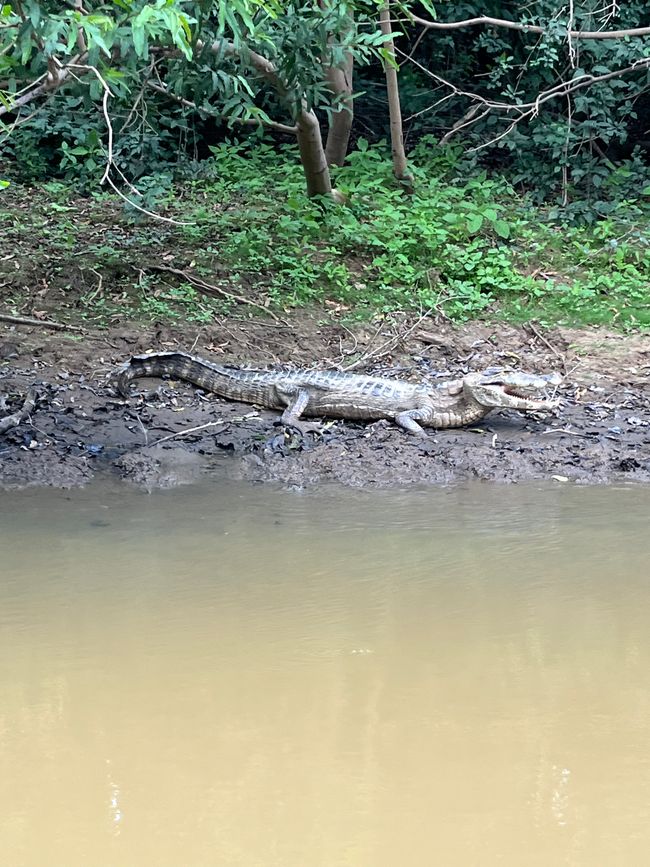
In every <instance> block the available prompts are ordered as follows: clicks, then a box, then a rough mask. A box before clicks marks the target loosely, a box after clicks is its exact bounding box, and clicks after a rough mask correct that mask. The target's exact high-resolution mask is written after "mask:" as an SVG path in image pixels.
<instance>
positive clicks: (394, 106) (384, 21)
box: [379, 0, 413, 189]
mask: <svg viewBox="0 0 650 867" xmlns="http://www.w3.org/2000/svg"><path fill="white" fill-rule="evenodd" d="M379 22H380V25H381V32H382V33H383V34H384V35H385V36H390V37H391V38H390V39H388V40H387V41H386V42H384V48H385V49H386V51H387V52H388V54H389V55H390V56H391V58H392V59H393V62H394V61H395V46H394V43H393V39H392V32H393V31H392V28H391V23H390V2H388V0H386V3H385V4H384V5H383V6H382V8H381V10H380V12H379ZM384 72H385V74H386V92H387V94H388V113H389V117H390V142H391V151H392V154H393V174H394V175H395V177H396V178H397V180H398V181H400V183H402V184H404V185H405V186H406V187H408V188H409V189H411V187H412V185H413V176H412V175H411V174H410V173H409V170H408V162H407V160H406V152H405V151H404V136H403V134H402V109H401V107H400V104H399V85H398V83H397V67H396V66H395V65H393V64H392V63H388V62H386V61H384Z"/></svg>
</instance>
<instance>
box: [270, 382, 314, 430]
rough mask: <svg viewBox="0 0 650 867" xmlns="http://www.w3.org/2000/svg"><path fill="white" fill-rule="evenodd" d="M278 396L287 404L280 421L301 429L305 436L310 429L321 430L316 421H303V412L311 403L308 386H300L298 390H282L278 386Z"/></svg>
mask: <svg viewBox="0 0 650 867" xmlns="http://www.w3.org/2000/svg"><path fill="white" fill-rule="evenodd" d="M276 393H277V395H278V398H279V400H280V401H282V403H286V404H287V408H286V409H285V411H284V412H283V413H282V418H281V419H280V422H281V423H282V424H284V425H287V426H290V427H294V428H296V430H298V431H300V433H301V434H303V436H304V435H305V434H306V433H309V432H310V431H320V425H319V424H315V423H314V422H306V421H301V418H300V417H301V416H302V414H303V412H304V411H305V410H306V409H307V405H308V404H309V397H310V395H309V391H308V390H307V389H306V388H298V389H296V391H291V392H288V391H281V390H280V389H277V388H276Z"/></svg>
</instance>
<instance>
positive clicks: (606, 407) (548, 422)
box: [0, 312, 650, 488]
mask: <svg viewBox="0 0 650 867" xmlns="http://www.w3.org/2000/svg"><path fill="white" fill-rule="evenodd" d="M154 349H156V350H169V349H182V350H186V351H189V350H191V351H192V352H193V353H194V354H196V355H201V356H204V357H206V358H208V359H213V360H219V361H231V362H235V363H237V362H240V363H241V362H249V363H252V364H256V365H261V366H266V365H273V364H285V363H288V364H292V365H295V366H303V365H305V366H323V367H326V366H334V365H339V366H347V365H350V364H355V365H357V366H356V368H355V369H356V370H357V371H360V370H368V371H372V372H374V373H377V374H381V375H389V376H390V375H393V376H402V377H406V378H411V379H414V380H417V379H422V378H427V377H430V378H434V379H450V378H453V377H455V376H457V375H459V374H462V373H464V372H467V371H468V370H481V369H484V368H486V367H490V366H494V365H504V366H513V367H518V368H521V369H524V370H529V371H531V372H539V373H548V372H550V371H558V372H560V373H561V374H562V375H563V376H564V377H565V378H564V382H563V385H562V386H561V388H560V392H559V394H560V396H561V398H562V405H561V407H560V409H559V410H557V411H556V412H554V413H553V414H552V415H545V416H530V415H527V416H521V415H518V414H516V413H510V412H495V413H493V414H492V415H490V416H488V418H486V419H485V420H484V421H483V422H482V423H481V424H480V425H478V426H477V427H475V428H472V429H462V430H445V431H435V432H434V431H432V432H431V434H430V437H429V438H428V439H427V440H426V441H421V440H417V439H413V438H410V437H408V436H407V435H405V434H404V433H403V432H402V431H401V430H398V429H397V428H395V427H394V426H393V425H390V424H387V423H384V422H379V423H376V424H371V425H363V424H356V423H350V422H340V421H336V422H326V423H324V425H323V429H322V433H320V434H309V435H308V436H307V437H306V438H299V437H297V436H295V435H294V434H292V433H291V432H290V431H285V429H284V428H282V427H280V426H279V425H278V414H277V413H274V412H270V411H259V410H257V409H256V408H255V407H251V406H248V405H242V404H235V403H228V402H226V401H222V400H220V399H218V398H215V397H213V396H210V395H204V394H201V393H200V392H197V391H196V390H195V389H193V388H192V387H191V386H186V385H184V384H181V383H170V382H160V381H157V382H156V381H152V380H148V381H147V380H142V381H140V382H139V383H138V389H137V394H135V395H134V396H133V397H132V398H131V399H129V400H128V401H123V400H121V399H120V398H119V397H118V396H117V395H116V393H115V391H114V389H113V387H112V385H111V381H110V380H111V373H112V371H113V370H114V369H115V366H116V365H117V364H119V363H121V362H122V361H124V360H126V359H127V358H128V357H129V356H130V355H131V354H133V353H137V352H143V351H147V350H154ZM649 374H650V337H648V336H646V335H641V334H637V335H628V336H623V335H620V334H614V333H611V332H605V331H603V330H599V329H594V330H588V331H577V330H569V329H561V328H557V329H553V330H550V331H542V330H541V329H540V328H539V327H537V326H532V327H531V326H528V327H521V328H518V327H513V326H506V325H503V324H500V323H476V324H471V325H466V326H462V327H461V326H457V327H456V326H451V325H449V324H448V323H446V322H444V321H434V320H432V319H429V320H422V319H420V320H417V321H416V320H415V319H413V320H410V321H409V320H407V319H406V318H403V317H400V318H396V317H392V318H391V317H389V318H385V319H382V320H381V321H379V320H378V321H376V322H375V323H372V324H364V325H363V326H350V325H348V324H344V323H342V322H340V321H338V320H337V319H336V317H335V316H331V315H326V314H325V313H324V312H323V313H322V314H321V313H320V312H319V313H316V314H312V315H306V314H304V313H301V314H297V315H295V316H291V317H290V318H289V319H287V320H284V321H283V322H275V321H271V320H268V321H267V320H264V321H262V320H247V319H238V318H229V319H224V320H222V321H221V322H218V323H215V324H212V325H210V326H206V327H203V326H183V327H181V326H170V325H161V324H153V325H152V324H146V325H120V326H116V327H112V328H108V329H106V330H93V331H87V332H66V331H56V332H53V331H48V330H46V329H44V328H41V327H28V326H22V325H11V324H8V323H0V394H5V395H7V401H6V405H5V408H4V410H3V412H2V415H4V414H5V413H7V412H9V411H13V410H15V409H16V408H17V407H18V406H19V405H20V403H21V402H22V400H23V399H24V396H25V393H26V392H27V390H28V389H29V387H30V386H33V385H34V384H36V385H37V387H38V392H39V400H38V403H37V406H36V408H35V410H34V411H33V412H32V413H31V414H30V415H29V417H28V418H27V419H26V420H25V421H24V422H23V423H22V424H20V425H19V426H18V427H14V428H12V429H10V430H9V431H7V432H6V433H5V434H4V435H2V436H0V485H1V486H3V487H5V488H16V487H24V486H30V485H54V486H58V487H70V486H76V485H83V484H85V483H86V482H88V481H89V480H90V479H91V478H93V476H95V475H97V474H101V473H107V472H110V473H117V474H118V475H119V476H121V477H122V478H124V479H127V480H129V481H131V482H133V483H135V484H138V485H142V486H144V487H147V488H154V487H160V486H173V485H177V484H182V483H185V482H189V481H194V480H196V479H197V478H199V477H200V476H202V475H204V474H206V473H210V474H215V473H216V474H221V475H223V476H226V477H228V478H243V479H248V480H251V481H275V482H280V483H282V484H285V485H289V486H299V487H302V486H307V485H314V484H319V483H322V482H326V481H336V482H341V483H343V484H346V485H354V486H362V485H378V486H387V485H401V484H417V483H420V484H421V483H424V484H426V483H434V484H448V483H453V482H456V481H462V480H466V479H476V478H478V479H486V480H492V481H500V482H517V481H523V480H533V479H549V478H552V477H556V479H557V481H558V482H561V481H563V480H571V481H576V482H580V483H606V482H612V481H617V482H619V481H626V480H629V481H639V482H647V481H650V388H649V387H648V376H649ZM195 428H197V429H198V430H194V429H195Z"/></svg>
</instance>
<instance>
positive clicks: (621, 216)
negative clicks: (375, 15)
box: [0, 142, 650, 328]
mask: <svg viewBox="0 0 650 867" xmlns="http://www.w3.org/2000/svg"><path fill="white" fill-rule="evenodd" d="M425 145H426V143H425V144H423V145H422V147H421V148H420V150H419V151H418V150H416V152H415V153H414V154H413V155H412V156H413V164H414V166H415V169H414V171H415V174H416V192H415V194H413V195H410V196H407V195H405V194H404V193H403V192H402V191H401V190H400V189H398V188H397V187H396V185H395V183H394V182H393V180H392V177H391V171H390V163H389V161H388V160H387V154H386V152H385V150H383V149H381V148H378V147H375V148H369V147H366V146H365V145H364V143H363V142H360V147H359V148H358V149H357V150H356V151H354V152H353V153H351V154H350V156H349V158H348V161H347V164H346V166H345V167H344V168H341V169H338V170H336V172H335V178H334V180H335V183H336V185H337V187H338V188H339V189H340V190H341V191H342V192H343V193H345V195H346V196H347V198H348V204H347V205H346V206H343V207H341V206H335V205H334V204H332V203H330V202H314V201H308V200H307V199H306V198H305V196H304V193H303V178H302V173H301V169H300V166H299V163H298V160H297V156H296V153H295V149H293V148H288V147H287V148H284V149H281V150H279V151H278V149H276V148H271V147H270V146H268V145H266V144H258V145H256V146H255V147H254V148H252V149H251V148H250V147H248V146H246V145H243V144H237V145H229V144H222V145H219V146H218V147H215V148H213V149H212V150H213V156H212V158H211V159H210V160H206V161H204V162H203V163H201V164H199V165H198V166H197V167H196V171H195V173H194V175H192V176H186V177H184V178H182V179H178V180H177V181H176V182H172V180H171V179H170V178H169V177H167V176H165V178H164V179H163V180H160V181H159V182H158V183H153V182H152V183H151V184H149V185H148V187H147V200H146V202H145V205H146V207H147V208H148V209H150V210H155V211H157V212H159V213H161V214H164V215H165V216H171V217H173V218H175V219H177V220H179V221H181V222H185V223H188V224H189V225H184V226H174V225H170V224H166V223H158V222H153V221H151V220H146V219H144V218H141V216H140V215H139V214H138V213H137V212H135V211H133V209H128V207H127V208H126V209H125V208H124V207H123V206H122V205H121V204H120V203H118V202H116V200H115V198H114V197H110V196H106V195H96V196H93V197H90V198H85V199H80V198H79V197H76V196H75V195H74V193H73V192H72V191H71V190H70V189H69V188H67V187H65V186H64V185H62V184H59V183H54V182H50V183H48V184H45V185H43V186H42V187H41V188H39V189H32V190H24V189H22V188H19V187H10V188H8V189H7V190H5V191H4V192H2V193H1V194H0V195H1V196H2V204H3V206H4V207H3V211H2V214H0V260H2V261H0V282H4V283H5V288H4V290H3V293H4V299H5V303H10V304H13V305H14V306H15V307H19V306H20V305H21V304H23V303H24V298H25V291H26V290H27V287H32V289H31V290H30V291H32V292H33V291H34V290H33V287H34V286H38V285H43V286H44V288H45V289H47V290H48V292H52V288H53V289H54V296H55V297H56V298H58V299H60V301H61V303H62V304H69V305H70V306H75V307H76V308H78V309H79V310H80V311H81V312H82V314H83V315H85V316H86V317H88V318H90V319H93V320H95V321H100V320H102V319H110V318H111V317H119V316H123V315H124V314H125V312H127V311H128V313H129V314H130V315H140V316H145V317H147V318H152V319H174V318H176V319H179V318H182V319H186V320H191V321H197V322H205V321H210V320H211V319H212V318H213V317H214V316H215V315H218V314H221V313H224V312H227V311H228V310H229V309H231V308H232V305H231V304H229V302H228V301H227V300H224V299H223V298H221V299H220V298H218V297H216V296H215V297H208V296H206V295H205V294H203V293H202V292H200V291H198V290H197V288H196V287H195V286H193V285H192V284H191V282H185V281H183V280H181V279H179V277H178V276H177V275H176V276H174V275H172V274H171V273H165V272H164V271H162V272H161V271H159V270H156V266H160V265H161V264H162V265H164V264H165V263H167V264H168V265H169V266H170V267H171V266H173V267H175V268H177V269H182V270H185V271H186V272H188V273H191V274H193V275H195V276H196V277H199V278H200V279H202V280H204V281H205V282H208V283H210V284H211V285H212V286H214V287H216V289H217V290H219V289H222V290H225V291H226V292H228V291H230V292H234V293H235V294H238V295H245V296H246V297H249V298H251V299H253V300H255V301H257V302H259V303H263V304H270V305H271V306H273V307H274V308H276V309H277V308H279V309H282V308H288V307H292V306H298V305H307V304H311V303H322V302H323V301H327V300H329V301H334V302H336V303H337V304H338V305H340V306H341V307H342V308H343V309H344V310H345V311H346V313H347V315H348V316H350V317H366V316H369V315H372V314H374V313H377V312H382V311H392V310H396V309H414V310H426V309H437V310H441V311H443V312H444V313H445V314H446V315H448V316H449V317H450V318H452V319H454V320H463V319H470V318H476V317H478V316H499V317H502V318H507V319H510V320H514V321H524V320H527V319H531V318H534V319H537V320H540V321H542V322H545V323H549V324H551V323H558V322H561V323H565V324H570V325H576V324H607V325H610V326H617V327H622V328H634V327H647V326H648V325H650V288H649V287H650V247H649V243H648V239H649V238H650V216H649V214H648V210H647V207H646V206H645V204H644V203H643V201H626V202H622V203H620V205H619V207H618V208H617V209H616V210H615V211H614V212H613V214H610V215H609V216H608V218H607V219H606V220H602V221H600V222H595V223H594V224H593V225H591V226H589V227H584V226H582V227H580V226H568V225H567V226H560V225H558V224H557V223H553V222H551V221H549V220H548V219H547V218H546V214H545V212H544V211H543V210H540V209H536V208H533V207H532V206H531V205H530V203H529V202H528V201H527V200H526V199H525V198H522V197H521V196H519V195H517V193H516V192H515V191H514V190H513V189H512V187H510V186H509V185H508V183H507V182H506V181H504V180H503V179H502V178H499V177H488V176H487V175H486V174H484V173H483V174H480V175H478V176H475V177H469V178H468V177H465V176H463V174H462V166H461V165H460V164H459V163H458V162H457V161H456V160H455V158H454V157H452V156H449V155H448V154H445V153H441V152H440V151H432V150H431V149H429V150H427V149H426V147H425ZM129 211H130V212H129ZM7 257H10V258H7ZM16 262H18V266H16ZM44 294H45V293H44Z"/></svg>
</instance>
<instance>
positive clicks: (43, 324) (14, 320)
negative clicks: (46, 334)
mask: <svg viewBox="0 0 650 867" xmlns="http://www.w3.org/2000/svg"><path fill="white" fill-rule="evenodd" d="M0 322H10V323H11V324H12V325H34V326H36V327H40V328H54V329H55V330H61V331H83V330H84V329H83V328H80V327H79V326H78V325H67V324H66V323H65V322H53V321H52V320H51V319H31V318H30V317H28V316H12V315H11V314H10V313H0Z"/></svg>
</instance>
